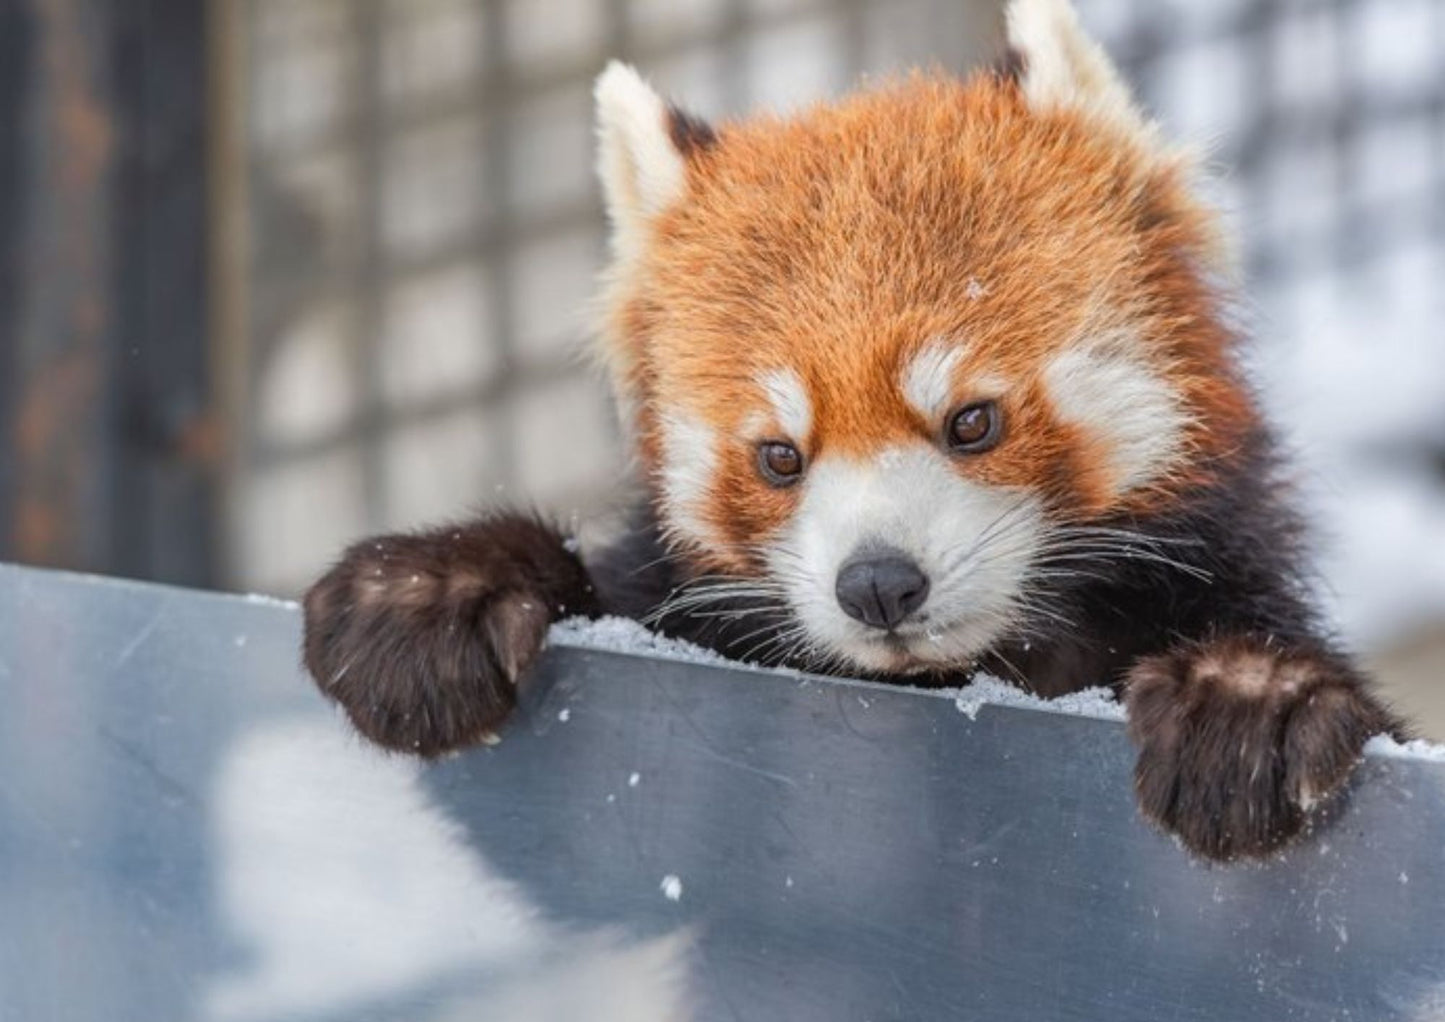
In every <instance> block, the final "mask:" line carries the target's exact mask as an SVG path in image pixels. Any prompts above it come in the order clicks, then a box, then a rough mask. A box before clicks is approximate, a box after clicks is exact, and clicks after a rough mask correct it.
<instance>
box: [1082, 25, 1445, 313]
mask: <svg viewBox="0 0 1445 1022" xmlns="http://www.w3.org/2000/svg"><path fill="white" fill-rule="evenodd" d="M1080 6H1081V9H1082V11H1083V13H1084V16H1085V18H1086V19H1087V20H1088V21H1090V23H1091V24H1092V25H1094V27H1095V28H1096V30H1097V31H1100V32H1101V33H1102V35H1103V37H1104V39H1105V41H1106V43H1107V45H1108V47H1109V49H1110V51H1111V52H1112V53H1113V54H1115V55H1116V57H1117V58H1118V59H1119V60H1120V61H1121V63H1122V64H1123V65H1124V67H1125V68H1126V69H1127V71H1128V74H1129V77H1130V78H1131V80H1132V81H1133V82H1135V83H1136V84H1137V86H1138V87H1139V89H1140V91H1141V93H1142V94H1143V97H1144V99H1145V100H1146V102H1147V103H1148V104H1149V105H1150V106H1151V107H1152V108H1153V109H1154V110H1155V111H1156V112H1158V113H1159V115H1160V116H1161V117H1162V118H1163V119H1164V121H1165V122H1166V123H1167V124H1168V125H1169V126H1170V127H1171V128H1172V129H1173V130H1174V131H1175V132H1176V133H1177V134H1182V135H1184V136H1185V137H1190V138H1196V139H1204V140H1206V141H1208V142H1211V143H1212V144H1211V146H1210V153H1211V155H1212V159H1211V163H1212V165H1213V167H1214V168H1216V169H1217V171H1218V172H1219V173H1220V174H1221V175H1222V177H1223V183H1224V186H1225V188H1226V192H1227V194H1226V196H1225V201H1226V205H1227V206H1229V207H1231V208H1233V209H1234V210H1235V211H1236V212H1237V213H1238V214H1239V215H1240V217H1241V222H1240V225H1239V226H1240V228H1241V230H1240V233H1241V234H1242V236H1243V238H1244V240H1245V244H1246V257H1247V260H1246V268H1247V272H1248V275H1249V277H1250V279H1251V283H1252V284H1254V285H1255V286H1257V287H1259V288H1262V289H1263V290H1264V291H1265V292H1266V293H1268V292H1270V291H1272V290H1273V289H1276V288H1279V287H1283V286H1287V285H1288V284H1290V283H1291V282H1292V280H1293V279H1295V278H1298V277H1301V276H1307V275H1312V274H1320V273H1325V272H1344V273H1349V272H1353V271H1356V270H1358V269H1359V268H1360V266H1361V265H1362V264H1363V263H1367V262H1369V261H1371V260H1373V259H1377V258H1379V257H1380V256H1381V255H1382V254H1386V253H1388V252H1389V251H1391V250H1393V249H1396V248H1398V247H1399V246H1401V245H1403V244H1409V243H1411V242H1412V241H1413V240H1415V239H1418V238H1421V237H1425V238H1430V239H1435V240H1436V243H1439V240H1440V239H1442V238H1445V4H1440V3H1438V2H1435V0H1211V2H1209V3H1203V2H1200V3H1194V4H1184V3H1178V2H1173V3H1141V2H1120V0H1081V3H1080Z"/></svg>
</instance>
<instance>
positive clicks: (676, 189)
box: [593, 61, 714, 259]
mask: <svg viewBox="0 0 1445 1022" xmlns="http://www.w3.org/2000/svg"><path fill="white" fill-rule="evenodd" d="M593 95H594V96H595V97H596V100H597V138H598V152H597V175H598V177H600V178H601V179H602V191H603V194H604V197H605V198H606V202H607V215H608V217H609V219H611V221H612V244H613V250H614V252H615V254H616V255H617V256H618V257H619V258H620V259H627V258H628V257H630V256H631V255H633V254H634V253H636V252H637V251H638V249H639V248H640V246H641V244H642V242H643V241H644V239H645V238H646V237H647V232H648V230H649V228H650V225H651V223H652V221H653V219H655V218H656V217H657V215H658V214H659V213H661V212H662V211H663V210H665V209H666V208H667V207H668V206H670V205H671V204H672V203H674V202H676V201H677V200H678V199H679V198H681V197H682V194H683V191H684V190H685V189H686V186H687V157H688V155H689V154H690V153H691V152H692V151H693V150H694V149H696V148H705V147H707V146H710V145H712V143H713V140H714V137H713V133H712V129H711V128H709V127H708V126H707V125H706V124H705V123H704V122H703V121H701V120H698V119H697V118H695V117H691V116H689V115H687V114H684V113H683V112H682V111H680V110H678V109H676V108H674V107H670V106H669V105H668V104H667V103H666V102H664V101H663V99H662V97H661V96H659V95H658V94H657V93H656V92H654V91H653V89H652V87H651V86H649V85H648V84H647V82H645V81H644V80H643V79H642V76H641V75H639V74H638V73H637V71H636V70H635V69H634V68H632V67H629V66H628V65H626V64H622V63H619V62H618V61H613V62H612V63H611V64H608V65H607V69H606V70H605V71H603V72H602V74H601V75H600V76H599V77H598V79H597V85H596V87H595V89H594V90H593Z"/></svg>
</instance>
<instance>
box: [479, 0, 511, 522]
mask: <svg viewBox="0 0 1445 1022" xmlns="http://www.w3.org/2000/svg"><path fill="white" fill-rule="evenodd" d="M508 6H509V5H508V3H507V2H506V0H481V17H482V45H483V47H484V48H485V49H484V50H483V53H482V82H483V84H482V93H483V102H482V104H481V108H480V109H481V116H482V118H483V121H482V131H481V137H482V148H483V152H482V176H483V177H484V178H485V184H486V189H487V203H486V207H485V208H484V210H483V216H484V218H485V222H484V224H483V227H482V232H483V239H484V241H483V248H484V251H485V252H486V253H487V256H486V258H487V262H488V264H489V265H488V267H487V270H488V272H489V273H490V274H491V275H492V282H493V284H494V287H493V289H492V304H491V312H492V330H491V335H492V338H493V341H494V343H495V344H496V346H497V380H498V386H499V388H500V393H501V394H502V398H501V402H502V403H503V407H502V408H501V409H500V410H499V412H500V414H498V415H497V416H496V417H495V419H494V420H493V421H494V422H495V423H496V426H497V428H498V429H499V430H500V431H501V433H502V435H501V437H500V438H499V442H498V443H497V444H496V446H495V448H494V450H496V452H497V456H498V459H499V460H500V464H499V465H498V474H499V475H500V476H501V478H503V479H505V480H506V481H507V484H508V485H511V484H512V483H513V482H514V481H515V480H516V479H517V469H516V433H517V428H516V423H515V421H514V420H515V413H514V412H513V410H512V409H511V408H510V407H506V403H507V402H509V401H510V400H512V399H514V398H515V397H516V396H517V378H518V371H517V355H516V343H517V309H516V299H515V298H514V297H513V293H514V290H515V289H514V288H513V287H512V276H513V273H514V270H515V267H516V264H517V242H518V231H517V223H516V219H517V218H516V216H515V215H514V213H513V211H512V181H511V177H512V174H511V167H510V161H509V160H508V157H507V154H508V152H509V151H510V150H511V147H512V133H513V124H514V121H513V120H512V119H511V118H512V114H511V111H512V110H513V109H514V108H515V105H516V99H515V95H514V92H513V77H514V76H513V72H512V55H511V53H510V52H509V51H508V48H507V16H508ZM488 496H490V495H488Z"/></svg>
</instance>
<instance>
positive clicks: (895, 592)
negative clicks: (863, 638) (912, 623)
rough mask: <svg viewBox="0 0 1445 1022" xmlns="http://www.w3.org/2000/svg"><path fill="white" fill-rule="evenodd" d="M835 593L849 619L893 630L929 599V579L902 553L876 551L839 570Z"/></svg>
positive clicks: (884, 550)
mask: <svg viewBox="0 0 1445 1022" xmlns="http://www.w3.org/2000/svg"><path fill="white" fill-rule="evenodd" d="M834 591H835V592H836V594H837V596H838V605H839V606H840V607H842V608H843V612H844V613H845V614H847V615H848V616H849V617H851V618H853V619H854V620H856V621H862V622H863V623H864V624H865V625H869V626H871V627H873V628H888V629H891V628H893V627H895V626H896V625H897V624H898V623H899V622H900V621H902V620H903V619H904V618H906V617H907V616H908V615H909V614H912V613H913V612H914V611H915V610H917V609H918V608H919V607H921V606H923V601H924V600H926V599H928V576H927V575H925V574H924V573H923V569H921V568H920V567H919V566H918V565H917V564H915V563H914V562H913V559H912V558H910V557H909V556H908V555H907V554H905V553H903V552H902V551H899V550H893V549H883V550H878V549H873V550H869V551H868V552H867V553H865V554H855V555H854V556H853V558H852V559H851V560H849V561H848V562H847V563H845V564H844V565H843V567H842V568H840V569H839V570H838V583H837V585H836V587H835V589H834Z"/></svg>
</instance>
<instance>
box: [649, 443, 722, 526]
mask: <svg viewBox="0 0 1445 1022" xmlns="http://www.w3.org/2000/svg"><path fill="white" fill-rule="evenodd" d="M659 431H660V435H661V439H662V465H661V466H660V469H659V476H660V481H661V485H662V505H663V512H664V517H665V519H666V521H665V522H664V523H663V525H664V527H665V528H666V529H667V531H668V532H671V533H674V534H675V535H677V536H678V537H679V538H683V539H690V540H693V541H695V542H698V543H710V542H713V541H714V535H713V530H712V528H711V527H709V526H708V524H707V520H706V514H705V511H706V507H707V497H708V493H709V491H710V489H711V487H712V484H713V479H714V473H715V472H716V471H717V458H718V453H717V434H716V433H715V432H714V431H713V429H712V427H710V426H708V425H707V424H706V423H704V422H701V421H699V420H697V419H694V418H691V417H689V416H681V415H667V416H664V417H663V418H662V419H661V421H660V422H659Z"/></svg>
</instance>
